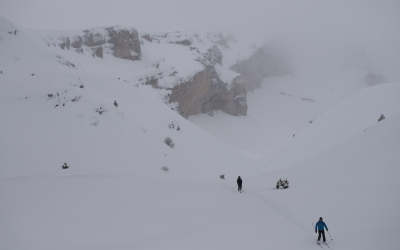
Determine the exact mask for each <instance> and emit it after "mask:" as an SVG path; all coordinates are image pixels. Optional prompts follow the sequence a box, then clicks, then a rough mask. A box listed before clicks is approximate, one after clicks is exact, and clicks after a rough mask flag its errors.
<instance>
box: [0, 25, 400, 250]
mask: <svg viewBox="0 0 400 250" xmlns="http://www.w3.org/2000/svg"><path fill="white" fill-rule="evenodd" d="M3 20H4V19H3ZM8 26H9V27H11V28H7V25H3V26H2V27H5V28H4V29H2V30H0V32H1V36H2V40H1V41H0V55H1V56H0V71H2V72H1V74H0V149H1V150H0V159H1V161H0V200H1V206H0V221H1V223H0V242H1V244H0V249H15V250H19V249H21V250H22V249H23V250H25V249H29V250H36V249H37V250H39V249H40V250H46V249H49V250H50V249H58V250H63V249H76V250H80V249H85V250H87V249H96V250H101V249H104V250H105V249H121V250H122V249H266V248H279V249H304V250H306V249H307V250H308V249H320V247H318V246H317V245H316V244H315V240H316V234H315V233H314V229H313V227H312V225H311V223H315V222H316V220H317V219H318V218H319V217H320V216H322V217H324V220H325V222H326V223H327V225H328V228H329V232H330V234H331V235H332V237H333V239H334V241H330V238H329V235H327V237H328V241H329V244H330V247H331V249H363V250H369V249H371V250H373V249H380V248H382V249H397V248H398V247H397V245H398V244H397V242H396V238H395V237H396V235H398V234H399V233H400V227H399V226H398V225H399V223H398V222H400V217H399V215H398V212H397V211H398V210H399V209H400V199H399V195H398V194H399V191H400V188H399V187H400V186H399V185H398V183H397V179H398V177H399V175H400V173H399V168H398V163H399V162H400V156H399V154H398V152H399V149H400V146H399V141H400V133H399V131H398V128H399V127H400V110H399V108H398V107H400V105H399V101H398V98H396V97H397V96H399V94H400V88H399V86H400V84H399V83H391V84H382V85H378V86H375V87H371V88H368V89H365V90H363V91H361V92H359V93H358V94H356V95H355V96H353V97H350V95H351V94H352V93H354V92H355V90H357V89H359V88H361V87H360V86H353V87H354V88H352V89H350V90H349V88H346V87H345V86H339V87H342V88H341V89H339V90H337V89H333V90H331V89H330V88H329V87H330V86H329V84H328V85H326V86H322V87H321V88H313V86H312V85H303V86H301V85H296V83H298V78H296V79H294V80H293V79H292V78H290V77H288V78H279V80H278V81H280V80H281V81H282V82H278V81H272V82H268V81H270V80H271V79H267V80H266V81H267V84H264V86H265V88H263V89H261V90H257V91H260V92H257V91H255V92H254V93H253V94H252V95H251V96H252V98H253V100H252V101H253V102H254V103H256V102H258V103H259V104H263V103H264V104H271V106H272V104H274V103H273V101H277V102H278V104H276V106H274V107H276V109H268V108H267V107H269V106H268V105H264V106H263V105H261V106H258V108H256V109H255V110H253V111H252V112H253V113H251V112H249V116H248V117H228V116H224V115H221V112H219V113H217V114H216V115H215V116H214V117H213V118H211V119H214V120H215V121H218V124H222V125H223V126H225V127H224V129H225V130H226V133H225V134H218V133H217V134H213V133H211V134H213V135H214V136H212V135H210V134H208V133H206V132H204V131H202V130H201V129H199V128H198V127H196V126H195V125H193V124H192V123H191V122H189V121H187V120H186V119H183V118H182V117H181V116H179V115H178V114H177V113H176V112H174V111H172V110H171V109H170V108H169V107H168V106H166V105H165V104H164V103H163V99H162V98H163V95H162V93H161V96H160V92H158V91H154V89H153V88H151V87H150V86H143V85H141V84H136V83H133V81H134V79H136V78H132V77H131V76H132V74H131V72H133V71H135V72H136V71H138V72H140V74H146V72H145V71H146V70H147V69H148V68H146V67H145V66H146V65H144V61H145V60H146V59H144V61H129V60H122V59H118V58H115V57H113V56H111V55H107V54H106V55H105V58H104V59H100V58H93V57H92V56H91V55H88V54H77V53H75V52H74V51H66V50H65V51H63V50H60V49H59V48H57V47H47V45H46V44H45V43H44V42H43V40H42V37H41V36H38V35H37V33H35V32H34V31H29V30H23V29H21V30H20V32H17V35H16V34H13V32H12V29H13V27H14V26H12V25H8ZM10 29H11V30H10ZM8 32H11V34H10V33H8ZM166 39H169V38H166ZM171 39H172V38H171ZM171 41H172V40H171ZM167 45H168V46H178V45H177V44H167ZM160 53H161V52H160ZM162 53H164V52H162ZM166 53H169V52H166ZM143 54H144V57H145V55H146V53H145V52H143ZM149 60H150V59H149ZM151 60H153V59H151ZM154 60H155V59H154ZM166 61H167V60H166ZM71 63H72V64H73V65H72V64H71ZM162 67H163V66H160V67H159V68H160V70H162V69H163V68H162ZM167 68H168V67H167ZM134 74H136V73H134ZM135 77H136V75H135ZM118 78H120V79H118ZM275 80H277V79H275ZM344 85H345V84H344ZM304 86H308V87H309V89H306V90H305V89H304V88H303V87H304ZM308 90H312V91H308ZM280 92H284V93H285V95H284V94H281V93H280ZM258 93H260V94H258ZM262 94H266V95H267V96H263V95H262ZM288 94H290V96H289V95H288ZM263 97H264V98H265V99H263ZM345 98H347V99H346V100H345ZM303 99H304V100H303ZM306 99H307V100H306ZM311 99H313V100H317V101H316V102H312V101H310V100H311ZM343 100H345V101H344V102H342V101H343ZM114 101H116V102H117V103H118V107H116V106H114ZM337 103H340V104H338V105H336V104H337ZM314 104H315V105H314ZM280 105H283V106H282V107H280ZM294 106H296V107H297V109H294V110H295V111H296V112H293V110H291V109H292V108H294ZM332 106H334V108H333V109H331V107H332ZM327 110H329V111H327ZM100 113H101V114H100ZM296 113H299V115H298V116H297V117H293V114H296ZM321 113H323V115H321V116H319V115H320V114H321ZM381 114H384V115H385V116H386V119H384V120H383V121H381V122H378V121H377V119H378V118H379V116H380V115H381ZM318 116H319V117H318ZM201 117H203V118H204V116H197V117H195V118H201ZM317 117H318V118H317ZM205 118H208V117H207V116H205ZM314 118H317V119H316V120H315V121H314V122H313V123H312V124H309V123H308V121H309V120H311V119H314ZM271 120H272V121H271ZM190 121H192V120H191V119H190ZM172 124H173V125H174V126H173V128H172ZM196 124H198V123H196ZM205 124H208V123H205ZM177 126H179V130H178V129H177ZM244 126H248V127H244ZM216 127H217V128H215V130H213V128H212V127H211V126H209V128H210V131H217V132H218V131H219V130H218V129H219V128H218V126H217V125H216ZM235 130H236V131H239V132H238V133H236V135H237V136H233V137H232V136H231V135H232V134H234V132H235ZM240 130H241V131H240ZM299 130H300V131H299ZM260 131H264V133H260ZM297 131H299V132H298V133H297V134H296V135H295V136H294V137H293V132H297ZM218 136H220V137H219V138H222V139H223V141H224V142H225V143H224V142H221V141H220V140H218V139H217V138H216V137H218ZM165 137H171V138H172V139H173V140H174V142H175V144H176V145H175V148H170V147H168V146H167V145H165V144H164V142H163V140H164V138H165ZM282 139H284V141H281V140H282ZM227 144H228V145H227ZM236 149H239V150H241V151H245V152H246V153H247V155H249V156H251V157H253V158H257V159H258V162H261V163H264V165H263V166H261V167H260V166H259V165H258V164H257V163H256V162H254V161H252V160H251V159H250V158H248V157H245V156H244V155H243V154H240V153H238V151H237V150H236ZM246 150H247V151H246ZM265 152H267V153H268V152H275V153H274V154H270V155H268V154H267V153H265ZM64 162H67V163H68V165H69V166H70V168H69V169H66V170H63V169H61V165H62V164H63V163H64ZM163 166H166V167H168V168H169V171H168V172H164V171H162V170H161V169H160V168H161V167H163ZM261 170H262V171H263V173H262V172H261ZM220 174H225V175H226V176H225V180H222V179H220V178H219V175H220ZM238 175H241V176H242V177H243V180H244V183H243V185H244V192H243V193H238V192H237V191H236V190H235V187H234V186H235V184H236V183H235V181H236V178H237V176H238ZM279 178H288V180H289V182H290V188H289V189H287V190H275V189H274V187H275V184H276V181H277V180H278V179H279ZM323 248H324V249H328V248H327V247H326V246H323Z"/></svg>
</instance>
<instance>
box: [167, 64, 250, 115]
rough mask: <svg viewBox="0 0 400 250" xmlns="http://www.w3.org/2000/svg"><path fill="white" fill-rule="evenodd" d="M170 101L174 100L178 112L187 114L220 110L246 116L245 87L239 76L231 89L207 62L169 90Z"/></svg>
mask: <svg viewBox="0 0 400 250" xmlns="http://www.w3.org/2000/svg"><path fill="white" fill-rule="evenodd" d="M171 90H172V94H171V96H170V99H169V102H177V103H178V104H179V106H178V109H179V112H180V114H181V115H182V116H183V117H185V118H187V117H189V116H190V115H197V114H199V113H207V112H208V111H213V110H222V111H224V112H225V113H227V114H231V115H246V114H247V103H246V88H245V86H244V85H243V84H242V83H241V82H240V79H238V80H237V81H236V82H235V83H234V84H233V87H232V88H231V89H228V86H227V83H224V82H222V81H221V80H220V79H219V76H218V74H217V72H216V71H215V69H214V66H212V65H208V66H206V67H205V69H204V70H203V71H200V72H198V73H197V74H196V75H194V77H193V79H192V80H191V81H188V82H185V83H181V84H179V85H177V86H175V87H174V88H172V89H171Z"/></svg>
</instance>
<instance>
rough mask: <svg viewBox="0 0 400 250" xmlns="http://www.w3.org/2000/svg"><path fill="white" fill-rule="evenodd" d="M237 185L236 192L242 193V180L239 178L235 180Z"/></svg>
mask: <svg viewBox="0 0 400 250" xmlns="http://www.w3.org/2000/svg"><path fill="white" fill-rule="evenodd" d="M236 182H237V184H238V191H239V192H242V178H240V176H239V177H238V178H237V181H236Z"/></svg>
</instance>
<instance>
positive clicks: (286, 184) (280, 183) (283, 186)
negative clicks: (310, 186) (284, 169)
mask: <svg viewBox="0 0 400 250" xmlns="http://www.w3.org/2000/svg"><path fill="white" fill-rule="evenodd" d="M286 188H289V182H288V180H287V179H286V180H282V179H279V181H278V182H277V183H276V189H286Z"/></svg>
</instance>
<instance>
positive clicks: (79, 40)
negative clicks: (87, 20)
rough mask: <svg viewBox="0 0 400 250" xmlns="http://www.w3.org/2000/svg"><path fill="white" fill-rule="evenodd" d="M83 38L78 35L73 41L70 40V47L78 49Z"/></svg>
mask: <svg viewBox="0 0 400 250" xmlns="http://www.w3.org/2000/svg"><path fill="white" fill-rule="evenodd" d="M82 44H83V40H82V38H81V37H80V36H78V37H77V38H76V39H75V40H74V41H73V42H72V44H71V45H72V47H73V48H75V49H80V48H81V47H82Z"/></svg>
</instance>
